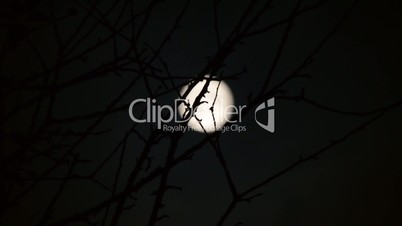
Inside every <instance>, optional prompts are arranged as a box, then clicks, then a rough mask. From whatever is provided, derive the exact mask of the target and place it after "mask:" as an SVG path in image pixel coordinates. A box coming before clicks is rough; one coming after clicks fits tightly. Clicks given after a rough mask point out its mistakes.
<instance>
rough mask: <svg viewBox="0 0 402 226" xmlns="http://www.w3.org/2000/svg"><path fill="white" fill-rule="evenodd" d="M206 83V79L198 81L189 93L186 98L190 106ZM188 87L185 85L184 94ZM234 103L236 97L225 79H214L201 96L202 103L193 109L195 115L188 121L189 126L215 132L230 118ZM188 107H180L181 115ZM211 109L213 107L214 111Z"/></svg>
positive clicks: (197, 129)
mask: <svg viewBox="0 0 402 226" xmlns="http://www.w3.org/2000/svg"><path fill="white" fill-rule="evenodd" d="M205 83H206V80H205V79H204V80H202V81H200V82H198V83H197V85H195V86H194V88H193V89H192V90H191V91H190V93H189V94H188V95H187V97H186V98H185V99H186V102H187V103H188V104H189V106H191V107H192V106H193V104H194V101H195V99H196V98H197V96H198V95H199V94H200V93H201V91H202V89H203V87H204V85H205ZM187 88H188V86H184V87H183V88H182V89H181V91H180V94H181V95H183V94H184V93H185V92H186V90H187ZM233 104H234V98H233V94H232V91H231V90H230V88H229V86H228V85H227V84H226V83H225V82H224V81H220V82H219V81H214V80H212V81H210V83H209V85H208V92H206V93H205V95H204V96H203V97H202V98H201V104H200V105H199V106H198V107H197V108H195V109H193V111H194V112H193V116H192V117H191V118H190V120H189V121H188V126H189V127H191V129H192V130H194V131H197V132H202V133H203V132H207V133H212V132H215V131H216V130H219V129H220V128H221V127H222V126H223V125H225V123H226V122H228V121H229V120H230V117H231V115H232V113H231V108H232V107H234V106H233ZM212 106H213V108H212ZM186 109H187V106H185V105H184V104H181V105H180V106H179V107H178V110H179V113H180V115H181V116H183V115H184V113H185V112H186ZM211 109H213V112H212V111H211ZM204 130H205V131H204Z"/></svg>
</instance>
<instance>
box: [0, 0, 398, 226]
mask: <svg viewBox="0 0 402 226" xmlns="http://www.w3.org/2000/svg"><path fill="white" fill-rule="evenodd" d="M252 2H254V1H247V0H244V1H241V0H234V1H231V0H221V1H219V0H218V1H213V0H209V1H203V0H192V1H189V2H187V1H183V0H172V1H170V0H165V1H146V0H127V1H125V0H121V1H120V0H117V1H108V2H106V1H95V0H85V1H52V0H42V1H33V0H19V1H11V0H2V1H1V3H0V43H1V46H0V47H1V52H0V54H1V55H0V79H1V80H0V92H1V99H0V104H1V109H0V111H1V114H0V120H1V124H0V130H1V133H0V135H1V137H0V139H1V141H0V145H1V146H0V149H1V156H0V158H1V161H0V170H1V171H0V179H1V186H0V187H1V190H0V192H1V194H0V207H1V208H0V210H1V215H0V225H5V226H8V225H13V226H14V225H40V226H42V225H77V226H78V225H90V223H92V224H93V225H122V226H126V225H139V226H146V225H147V226H148V225H160V226H189V225H191V226H208V225H251V226H263V225H274V226H276V225H278V226H288V225H289V226H291V225H297V226H300V225H306V226H307V225H308V226H312V225H317V226H327V225H328V226H329V225H401V224H402V214H401V213H402V207H401V202H402V195H401V191H402V148H401V147H402V140H401V134H402V107H401V105H402V102H401V101H402V76H401V75H402V69H401V63H402V30H401V27H402V18H401V17H402V3H401V2H400V1H397V0H384V1H372V0H366V1H363V0H362V1H357V3H356V4H355V5H354V3H353V1H348V0H328V1H319V0H304V1H300V2H299V1H296V0H276V1H272V3H271V4H270V7H269V8H268V9H267V10H266V11H264V13H263V14H261V16H260V17H259V19H258V21H255V23H252V28H251V29H250V31H258V30H259V29H262V28H264V27H266V26H268V25H272V24H274V25H275V23H276V22H278V21H282V20H284V19H286V18H289V16H290V15H292V11H294V10H295V9H296V11H297V10H302V9H308V10H306V12H303V13H300V15H297V16H296V17H295V18H293V19H294V20H292V21H293V22H292V24H291V26H289V23H288V22H286V21H285V23H283V24H281V25H278V26H275V27H274V28H272V29H271V30H269V31H267V32H263V33H261V34H257V35H253V36H250V37H244V38H242V39H241V40H239V41H238V42H236V44H235V45H234V48H233V49H231V50H233V51H230V52H228V53H227V55H226V56H225V57H224V60H223V61H222V62H218V63H211V62H214V61H213V60H214V59H216V58H214V57H215V56H216V55H217V53H220V49H221V48H219V46H218V42H217V31H218V33H219V41H220V44H222V43H224V41H225V40H226V38H227V37H228V36H229V35H230V34H231V32H232V31H233V29H234V28H235V27H236V25H237V24H238V22H239V21H240V20H241V18H242V14H243V13H244V11H245V10H246V8H247V6H248V5H249V4H251V3H252ZM268 2H269V1H268ZM320 2H322V4H319V5H318V6H317V7H314V8H313V9H311V10H310V9H309V7H310V6H314V5H315V4H317V3H320ZM187 3H188V5H187ZM214 3H216V5H215V6H216V9H214ZM299 3H300V5H299V8H295V7H296V6H297V4H299ZM265 4H266V1H263V0H260V1H255V4H254V6H253V9H252V10H251V11H250V12H249V13H248V14H247V16H246V20H244V21H243V23H242V25H241V26H240V27H241V28H244V27H246V25H247V23H248V22H250V21H251V18H253V17H254V16H255V15H256V14H258V12H260V10H262V9H263V8H264V5H265ZM149 7H151V8H152V10H148V9H150V8H149ZM183 9H184V10H183ZM214 10H216V14H215V13H214ZM137 13H139V15H138V17H132V15H135V14H137ZM181 14H182V15H181ZM178 16H179V20H177V18H178ZM133 18H135V20H134V19H133ZM215 18H217V21H218V22H217V23H216V20H215ZM144 21H145V22H144ZM176 22H178V23H177V24H176ZM176 25H177V26H176ZM172 28H174V29H173V30H172ZM240 30H241V29H240ZM133 31H134V32H133ZM170 32H171V35H169V39H168V40H167V39H166V37H167V36H166V35H167V34H169V33H170ZM166 40H167V41H166ZM165 41H166V42H165ZM161 43H163V48H161V49H160V51H159V50H158V47H159V46H160V45H161ZM96 44H98V45H96ZM318 47H319V48H318ZM315 50H317V51H315ZM127 51H128V54H126V52H127ZM278 51H280V55H279V57H278ZM308 57H310V58H309V59H310V61H309V63H308V64H307V65H306V66H305V67H303V68H302V69H301V70H300V71H298V72H297V75H299V76H298V77H297V78H292V79H289V80H286V79H287V78H288V76H289V75H292V73H294V71H295V70H296V69H297V68H298V67H299V66H300V65H301V64H303V62H305V60H306V59H307V58H308ZM153 58H154V59H153ZM150 59H151V62H150V63H146V62H148V61H149V60H150ZM273 65H274V70H271V69H272V67H273ZM205 71H208V72H209V71H212V73H213V75H214V76H216V77H217V78H219V79H223V80H224V81H225V82H226V83H227V84H228V85H229V87H230V88H231V90H232V92H233V94H234V99H235V105H248V106H250V107H249V109H248V111H247V113H246V114H245V115H244V117H243V118H242V122H241V123H238V124H239V125H241V126H245V128H246V131H243V132H240V133H238V132H235V131H229V132H227V133H219V132H216V133H215V134H203V133H197V132H184V133H180V132H179V133H168V132H164V131H161V130H159V131H158V130H157V128H156V124H155V123H143V124H138V123H135V122H133V121H132V120H131V119H130V117H129V115H128V106H129V104H130V103H131V101H133V100H135V99H137V98H148V97H150V98H155V99H156V100H157V104H169V105H172V103H174V100H175V99H176V98H177V97H178V93H177V89H180V88H181V87H182V86H183V85H185V84H187V83H188V82H189V81H196V80H195V79H196V78H197V76H200V75H201V76H203V74H202V73H205ZM271 72H272V73H271ZM233 75H235V76H233ZM267 76H272V77H271V79H270V80H269V83H268V85H267V86H266V87H265V88H266V91H267V95H265V96H262V97H259V94H260V90H261V89H262V87H264V86H263V85H264V82H265V80H266V78H267ZM133 81H135V82H134V83H133V84H131V82H133ZM283 81H285V82H283ZM278 85H280V87H279V88H278V89H275V88H276V87H277V86H278ZM270 90H273V91H272V92H270ZM150 91H151V93H150ZM272 97H275V106H274V109H275V132H274V133H270V132H268V131H266V130H264V129H263V128H261V127H260V126H259V125H258V124H257V123H256V122H255V118H254V110H255V108H256V107H257V106H258V105H259V104H260V103H262V102H264V101H266V100H267V99H269V98H272ZM253 100H256V101H255V102H253ZM141 106H142V108H139V109H136V111H135V114H136V115H140V114H141V113H142V112H143V111H145V110H146V109H145V105H141ZM264 114H265V113H262V114H257V119H259V120H261V121H264V119H265V118H264V117H266V115H264ZM265 120H266V119H265ZM173 124H174V123H171V124H170V125H173ZM228 125H229V124H228ZM133 128H134V129H133ZM130 131H131V132H130ZM153 136H155V137H153ZM176 139H177V144H176V145H177V146H174V148H173V150H170V149H171V148H170V147H172V143H174V142H175V141H176ZM205 140H206V142H205V144H203V145H201V146H200V147H199V148H198V149H197V150H196V151H195V152H193V153H192V154H191V155H188V156H186V159H185V160H184V161H180V162H178V164H177V165H174V166H173V167H172V168H171V169H170V170H169V171H168V174H167V184H166V185H165V186H164V188H166V189H164V190H163V189H162V190H163V192H164V195H163V198H162V204H161V208H159V209H158V210H159V212H158V214H157V216H156V217H162V218H161V219H160V220H159V221H157V222H156V223H155V222H152V220H150V219H152V214H151V213H152V211H153V205H154V202H155V199H156V197H158V195H157V193H158V192H156V193H155V191H158V190H157V189H158V187H159V186H160V183H161V178H163V175H165V174H164V173H162V174H161V175H162V176H161V175H159V176H158V177H156V178H154V179H152V180H150V181H148V182H146V183H145V184H144V185H143V186H142V187H141V188H140V189H139V190H138V191H137V190H136V191H131V192H129V193H128V194H129V195H126V196H127V197H128V198H127V197H126V199H125V202H124V204H123V211H121V213H119V214H118V216H119V217H118V220H116V219H114V217H115V216H116V212H118V211H116V210H117V209H118V208H119V207H118V204H117V203H119V201H113V202H112V204H111V205H107V206H103V207H102V208H100V209H96V211H95V212H93V213H92V212H91V214H88V215H86V217H82V218H79V219H76V218H74V217H75V216H82V214H83V213H86V211H88V210H90V209H91V208H94V207H98V206H99V205H100V204H102V203H103V202H107V201H108V200H110V199H112V200H113V199H114V198H116V197H117V199H118V198H119V196H118V194H121V192H123V193H124V191H125V189H127V181H129V180H130V178H131V177H132V173H133V171H135V169H136V168H137V167H138V166H137V164H138V162H139V161H141V158H142V153H143V152H144V150H147V147H148V146H149V147H150V149H149V153H148V155H147V157H149V158H147V159H145V160H144V162H143V165H142V166H141V167H139V168H138V170H139V172H138V175H137V177H136V178H135V180H134V182H132V183H131V184H130V185H129V186H128V187H129V188H130V189H131V187H135V186H137V184H138V183H139V182H138V181H141V179H143V178H147V176H149V175H150V174H152V172H159V171H158V170H159V169H160V168H161V167H164V166H165V161H169V154H170V153H171V151H173V159H174V158H175V157H178V156H181V155H182V154H183V153H186V151H187V150H188V149H189V148H191V147H194V145H197V144H199V143H200V142H203V141H205ZM215 141H216V143H218V141H219V144H220V145H219V146H220V150H219V151H220V152H221V154H222V156H223V158H224V161H225V163H226V167H223V166H222V162H220V159H219V157H217V156H218V155H217V152H218V151H217V149H216V148H214V146H213V142H215ZM314 153H317V155H314V156H312V155H313V154H314ZM150 159H152V161H151V162H150V161H149V160H150ZM167 159H168V160H167ZM76 160H77V161H76ZM292 164H294V167H292V168H288V167H289V166H292ZM284 169H288V170H285V171H283V170H284ZM225 170H228V173H229V174H230V177H231V180H232V181H233V184H234V186H235V188H236V189H237V191H238V193H239V194H241V193H242V192H244V191H247V190H248V189H250V188H252V187H253V186H255V185H258V184H259V183H261V182H262V181H265V180H267V179H268V178H272V180H270V181H269V183H267V184H265V185H264V186H261V187H258V188H257V189H255V190H254V191H253V192H251V193H250V194H249V195H247V196H245V197H242V198H244V199H245V200H243V201H240V202H238V203H237V205H236V207H235V208H234V209H233V211H231V212H230V214H229V215H228V217H227V218H225V221H224V223H223V224H220V223H218V222H219V220H220V219H221V218H222V215H223V214H224V212H225V210H226V208H227V207H228V206H229V205H230V203H231V201H232V197H233V195H232V193H231V186H230V182H229V183H228V179H227V172H225ZM163 172H165V171H163ZM280 172H283V173H280ZM278 173H280V174H278ZM116 175H118V177H117V178H118V179H116ZM275 175H277V176H275ZM159 192H160V191H159ZM254 196H255V197H254ZM250 197H252V198H251V199H249V200H247V198H250ZM162 206H163V207H162ZM124 208H127V209H124ZM75 214H77V215H75ZM80 214H81V215H80ZM66 219H67V220H66ZM69 219H73V220H72V221H69ZM83 219H86V220H88V221H87V222H86V223H85V221H84V220H83Z"/></svg>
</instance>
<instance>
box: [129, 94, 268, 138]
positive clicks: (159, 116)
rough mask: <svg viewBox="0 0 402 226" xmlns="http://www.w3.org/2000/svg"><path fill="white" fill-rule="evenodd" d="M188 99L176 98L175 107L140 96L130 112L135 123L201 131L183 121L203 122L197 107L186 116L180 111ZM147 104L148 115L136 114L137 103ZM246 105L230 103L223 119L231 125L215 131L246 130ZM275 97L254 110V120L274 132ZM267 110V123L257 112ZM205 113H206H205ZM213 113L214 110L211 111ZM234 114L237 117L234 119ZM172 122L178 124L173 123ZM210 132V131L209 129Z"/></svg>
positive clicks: (170, 130)
mask: <svg viewBox="0 0 402 226" xmlns="http://www.w3.org/2000/svg"><path fill="white" fill-rule="evenodd" d="M186 103H187V102H186V100H184V99H175V100H174V104H173V107H172V106H170V105H159V104H157V101H156V99H151V98H149V97H148V98H138V99H135V100H133V101H132V102H131V103H130V106H129V109H128V114H129V117H130V119H131V120H132V121H133V122H135V123H140V124H141V123H156V125H157V129H161V130H164V131H166V132H174V131H181V132H186V131H197V132H204V131H205V130H204V131H200V130H199V129H195V128H193V127H192V126H190V125H186V126H183V125H182V123H186V122H188V121H189V120H190V119H192V118H197V120H198V121H199V122H200V124H201V122H202V118H203V115H201V116H200V115H197V107H196V108H194V109H190V108H187V109H186V117H183V116H181V114H180V113H179V112H178V109H179V105H180V104H186ZM141 104H145V105H146V115H145V116H144V117H143V118H140V117H138V116H135V115H134V111H135V108H136V107H138V106H137V105H141ZM246 107H247V106H246V105H240V106H234V105H230V106H227V107H226V108H224V109H223V111H224V112H223V114H222V115H223V120H225V121H226V122H229V123H231V125H223V126H220V127H216V126H215V128H214V130H213V132H221V133H225V132H228V131H236V132H244V131H246V126H244V125H241V124H240V123H241V122H242V111H243V110H244V109H245V108H246ZM274 107H275V98H274V97H273V98H270V99H268V100H267V101H264V102H263V103H261V104H260V105H258V106H257V108H256V109H255V111H254V120H255V122H256V123H257V124H258V125H259V126H260V127H261V128H263V129H264V130H266V131H268V132H271V133H274V132H275V109H274ZM260 111H266V119H267V120H266V123H263V122H260V121H259V120H258V119H257V112H260ZM204 114H205V113H204ZM209 114H210V115H212V112H209ZM232 116H237V117H234V118H235V119H232V118H233V117H232ZM172 123H174V124H176V125H171V124H172ZM207 132H208V131H207Z"/></svg>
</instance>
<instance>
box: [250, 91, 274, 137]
mask: <svg viewBox="0 0 402 226" xmlns="http://www.w3.org/2000/svg"><path fill="white" fill-rule="evenodd" d="M274 105H275V97H272V98H271V99H269V100H267V101H266V102H264V103H261V104H260V105H258V107H257V109H255V112H254V119H255V121H256V122H257V124H258V125H259V126H261V127H262V128H263V129H265V130H267V131H269V132H271V133H273V132H275V110H274V109H273V107H274ZM265 109H266V111H267V117H268V121H267V125H265V124H262V123H261V122H259V121H258V120H257V112H259V111H261V110H265Z"/></svg>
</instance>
